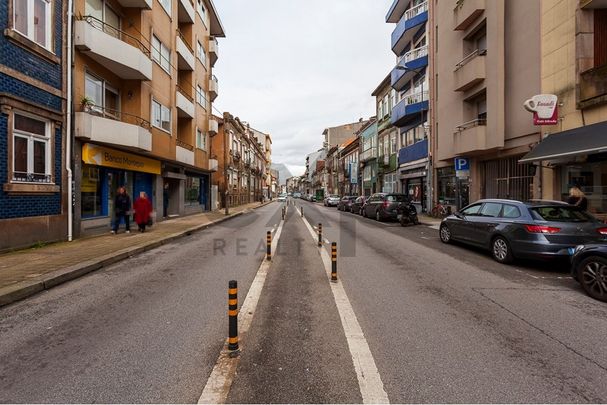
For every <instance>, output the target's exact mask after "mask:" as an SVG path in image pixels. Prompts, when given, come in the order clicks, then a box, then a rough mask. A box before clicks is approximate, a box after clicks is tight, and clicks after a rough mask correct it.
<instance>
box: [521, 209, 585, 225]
mask: <svg viewBox="0 0 607 405" xmlns="http://www.w3.org/2000/svg"><path fill="white" fill-rule="evenodd" d="M531 215H532V216H533V219H535V220H537V221H548V222H552V221H555V222H590V221H596V220H595V219H594V217H592V216H591V215H590V214H587V213H586V212H584V211H582V210H581V209H579V208H578V207H573V206H557V207H538V208H532V209H531Z"/></svg>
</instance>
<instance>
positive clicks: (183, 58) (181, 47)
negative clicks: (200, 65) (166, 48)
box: [176, 30, 196, 70]
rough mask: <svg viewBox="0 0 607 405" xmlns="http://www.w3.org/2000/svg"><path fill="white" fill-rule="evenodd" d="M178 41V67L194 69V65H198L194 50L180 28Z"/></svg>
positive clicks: (180, 68)
mask: <svg viewBox="0 0 607 405" xmlns="http://www.w3.org/2000/svg"><path fill="white" fill-rule="evenodd" d="M176 43H177V46H176V50H177V68H179V70H194V67H195V66H196V59H195V58H194V51H193V50H192V47H191V46H190V44H189V43H188V42H187V41H186V39H185V37H184V36H183V34H182V33H181V31H179V30H177V40H176Z"/></svg>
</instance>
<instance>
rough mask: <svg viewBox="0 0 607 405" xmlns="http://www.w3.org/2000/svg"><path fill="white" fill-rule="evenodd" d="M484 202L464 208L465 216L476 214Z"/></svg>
mask: <svg viewBox="0 0 607 405" xmlns="http://www.w3.org/2000/svg"><path fill="white" fill-rule="evenodd" d="M481 206H482V204H476V205H471V206H470V207H468V208H464V209H463V210H462V214H463V215H465V216H476V215H478V212H479V211H480V210H481Z"/></svg>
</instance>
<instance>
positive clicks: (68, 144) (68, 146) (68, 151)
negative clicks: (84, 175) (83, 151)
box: [65, 0, 74, 242]
mask: <svg viewBox="0 0 607 405" xmlns="http://www.w3.org/2000/svg"><path fill="white" fill-rule="evenodd" d="M73 8H74V0H67V111H66V119H67V125H66V126H67V128H66V134H67V138H66V141H65V169H66V171H67V185H68V188H67V203H68V209H67V240H68V242H71V241H72V239H73V230H74V224H73V221H74V203H73V199H74V195H73V194H74V187H73V186H72V182H73V181H74V180H73V178H74V176H73V173H72V23H73V18H74V11H73Z"/></svg>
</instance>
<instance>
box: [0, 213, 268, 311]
mask: <svg viewBox="0 0 607 405" xmlns="http://www.w3.org/2000/svg"><path fill="white" fill-rule="evenodd" d="M270 203H272V201H270V202H267V203H264V204H260V205H258V206H256V207H252V208H250V209H247V210H244V211H241V212H236V213H234V214H229V215H228V216H227V217H223V218H219V219H216V220H215V221H211V222H209V223H206V224H202V225H196V226H193V227H190V228H187V229H185V230H183V231H179V232H176V233H173V234H170V235H167V236H166V237H164V238H162V239H161V240H155V241H150V242H148V243H145V244H144V245H142V246H137V247H132V248H125V249H122V250H119V251H117V252H114V253H111V254H107V255H104V256H100V257H97V258H95V259H91V260H88V261H86V262H83V263H79V264H77V265H74V266H70V267H66V268H64V269H61V270H57V271H54V272H51V273H48V274H45V275H42V276H40V277H36V278H33V279H31V280H27V281H21V282H19V283H16V284H13V285H11V286H8V287H3V288H0V307H2V306H5V305H8V304H12V303H13V302H16V301H20V300H22V299H24V298H27V297H31V296H32V295H34V294H38V293H39V292H42V291H44V290H48V289H50V288H53V287H55V286H58V285H60V284H63V283H66V282H68V281H71V280H74V279H76V278H79V277H82V276H84V275H85V274H88V273H91V272H93V271H95V270H99V269H101V268H103V267H107V266H109V265H112V264H115V263H118V262H120V261H122V260H124V259H128V258H129V257H133V256H136V255H138V254H141V253H144V252H147V251H149V250H152V249H155V248H157V247H160V246H162V245H165V244H167V243H171V242H173V241H175V240H177V239H179V238H182V237H184V236H189V235H192V234H194V233H196V232H199V231H203V230H205V229H207V228H210V227H212V226H215V225H218V224H220V223H222V222H225V221H228V220H230V219H232V218H236V217H238V216H240V215H243V214H245V213H248V212H250V211H252V210H255V209H257V208H261V207H265V206H266V205H268V204H270Z"/></svg>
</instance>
